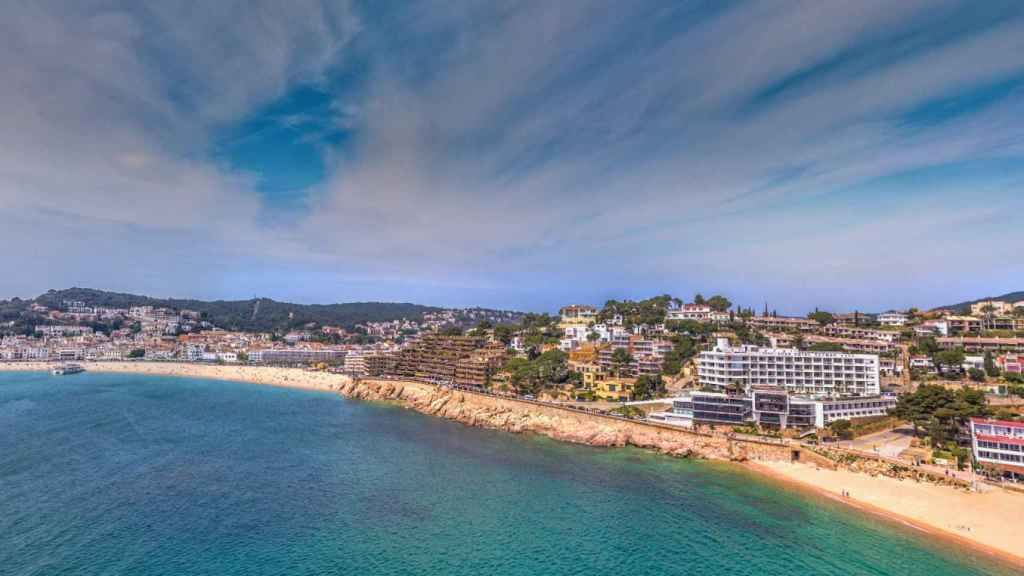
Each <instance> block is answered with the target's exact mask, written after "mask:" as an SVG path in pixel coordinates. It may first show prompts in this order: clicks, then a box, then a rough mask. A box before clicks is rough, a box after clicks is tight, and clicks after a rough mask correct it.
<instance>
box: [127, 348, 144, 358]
mask: <svg viewBox="0 0 1024 576" xmlns="http://www.w3.org/2000/svg"><path fill="white" fill-rule="evenodd" d="M145 356H146V350H145V349H144V348H135V349H134V350H132V351H130V352H128V358H144V357H145Z"/></svg>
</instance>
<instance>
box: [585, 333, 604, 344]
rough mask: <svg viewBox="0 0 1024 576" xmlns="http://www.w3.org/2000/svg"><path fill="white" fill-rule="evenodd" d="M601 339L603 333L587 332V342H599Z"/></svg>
mask: <svg viewBox="0 0 1024 576" xmlns="http://www.w3.org/2000/svg"><path fill="white" fill-rule="evenodd" d="M600 339H601V335H600V334H598V333H597V332H587V342H597V341H598V340H600Z"/></svg>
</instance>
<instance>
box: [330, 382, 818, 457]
mask: <svg viewBox="0 0 1024 576" xmlns="http://www.w3.org/2000/svg"><path fill="white" fill-rule="evenodd" d="M339 392H340V393H341V394H342V395H344V396H346V397H348V398H355V399H361V400H388V401H395V402H398V403H401V404H402V405H404V406H406V407H408V408H410V409H412V410H416V411H417V412H422V413H424V414H429V415H433V416H439V417H442V418H447V419H449V420H454V421H456V422H461V423H463V424H466V425H467V426H478V427H481V428H491V429H495V430H503V431H506V432H513V433H523V432H531V433H535V434H543V435H544V436H548V437H550V438H553V439H555V440H561V441H564V442H573V443H577V444H586V445H589V446H636V447H639V448H648V449H652V450H657V451H659V452H662V453H665V454H671V455H673V456H683V457H697V458H709V459H717V460H730V461H734V462H743V461H747V460H752V461H787V462H788V461H790V460H793V459H794V451H796V452H801V450H800V449H799V448H797V447H791V446H788V445H780V444H775V443H771V442H759V441H753V440H740V439H734V438H727V437H725V436H724V435H712V434H703V433H698V432H694V431H690V430H685V429H681V428H675V427H671V426H665V425H657V424H648V423H643V422H635V421H629V420H623V419H618V418H612V417H607V416H601V415H598V414H588V413H585V412H578V411H575V410H569V409H566V408H559V407H557V406H550V405H546V404H542V403H537V402H528V401H523V400H517V399H511V398H500V397H494V396H488V395H484V394H474V393H470V392H464V391H460V390H451V389H447V388H441V387H437V386H433V385H430V384H426V383H423V382H415V381H401V380H375V379H362V380H358V381H352V382H348V383H346V384H343V385H342V386H341V388H340V390H339ZM800 456H803V454H801V455H800ZM798 457H799V456H798Z"/></svg>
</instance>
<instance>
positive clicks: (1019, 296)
mask: <svg viewBox="0 0 1024 576" xmlns="http://www.w3.org/2000/svg"><path fill="white" fill-rule="evenodd" d="M986 300H996V301H1002V302H1020V301H1024V291H1020V292H1010V293H1009V294H1003V295H1002V296H987V297H985V298H978V299H977V300H971V301H970V302H961V303H959V304H952V305H950V306H939V308H945V309H947V310H956V311H957V312H967V311H969V310H970V309H971V304H977V303H978V302H985V301H986Z"/></svg>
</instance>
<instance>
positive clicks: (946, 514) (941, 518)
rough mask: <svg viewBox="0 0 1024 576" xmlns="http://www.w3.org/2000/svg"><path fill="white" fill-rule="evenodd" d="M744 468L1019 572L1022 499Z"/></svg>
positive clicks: (851, 476) (765, 465)
mask: <svg viewBox="0 0 1024 576" xmlns="http://www.w3.org/2000/svg"><path fill="white" fill-rule="evenodd" d="M748 467H749V468H751V469H753V470H756V471H758V472H761V473H763V474H766V475H768V476H771V477H772V478H774V479H776V480H778V481H781V482H784V483H788V484H791V485H795V486H797V487H802V488H805V489H810V490H814V491H816V492H818V493H820V494H824V495H826V496H829V497H831V498H834V499H835V500H837V501H839V502H842V503H844V504H847V505H849V506H853V507H854V508H859V509H861V510H863V511H865V512H868V513H873V514H881V515H883V516H886V517H888V518H890V519H893V520H896V521H900V522H903V523H905V524H908V525H911V526H913V527H914V528H917V529H919V530H923V531H925V532H928V533H930V534H933V535H935V536H936V537H937V538H945V539H948V540H950V541H954V542H956V543H958V544H960V545H966V546H970V547H972V548H975V549H977V550H981V551H983V552H985V553H988V554H991V555H993V556H996V557H998V558H1000V559H1001V560H1003V561H1005V562H1008V563H1010V564H1012V565H1016V566H1020V567H1022V568H1024V538H1021V536H1020V534H1019V533H1018V532H1017V530H1018V529H1019V528H1020V527H1024V494H1021V493H1016V492H1010V491H1008V490H1003V489H1001V488H996V487H989V486H986V487H985V490H984V491H982V492H970V491H967V490H963V489H956V488H952V487H949V486H939V485H936V484H928V483H925V482H914V481H911V480H897V479H895V478H889V477H886V476H871V475H868V474H861V473H856V472H850V471H848V470H826V469H821V468H817V467H815V466H812V465H807V464H794V463H785V462H757V463H748ZM844 491H845V492H846V493H847V496H844V495H843V492H844Z"/></svg>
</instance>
